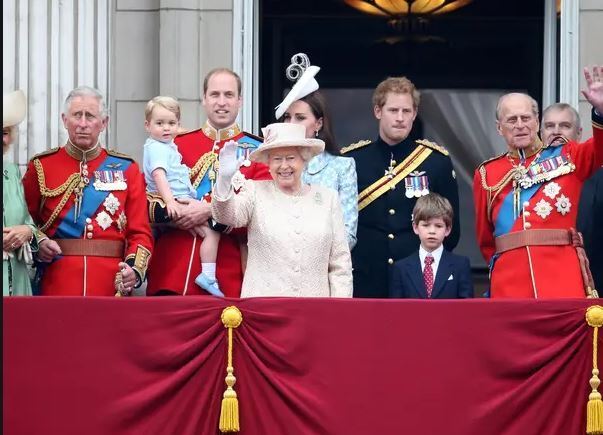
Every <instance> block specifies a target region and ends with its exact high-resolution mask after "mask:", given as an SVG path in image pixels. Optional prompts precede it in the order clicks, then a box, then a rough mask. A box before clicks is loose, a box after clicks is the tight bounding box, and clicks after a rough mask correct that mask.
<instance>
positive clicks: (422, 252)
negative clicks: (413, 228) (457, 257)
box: [419, 244, 444, 277]
mask: <svg viewBox="0 0 603 435" xmlns="http://www.w3.org/2000/svg"><path fill="white" fill-rule="evenodd" d="M443 252H444V245H443V244H442V245H440V247H439V248H437V249H436V250H435V251H433V252H427V251H426V250H425V249H424V248H423V245H421V246H420V247H419V258H420V259H421V270H423V269H424V268H425V257H427V256H428V255H431V256H432V257H433V264H432V265H431V267H432V269H433V276H434V277H435V274H436V271H437V269H438V265H439V264H440V259H441V258H442V253H443Z"/></svg>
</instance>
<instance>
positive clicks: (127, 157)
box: [106, 149, 134, 162]
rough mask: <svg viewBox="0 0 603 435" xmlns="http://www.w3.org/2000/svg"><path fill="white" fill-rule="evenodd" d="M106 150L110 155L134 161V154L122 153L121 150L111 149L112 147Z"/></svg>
mask: <svg viewBox="0 0 603 435" xmlns="http://www.w3.org/2000/svg"><path fill="white" fill-rule="evenodd" d="M106 151H107V154H109V155H110V156H113V157H119V158H122V159H126V160H130V161H131V162H133V161H134V157H132V156H130V155H128V154H124V153H120V152H119V151H116V150H110V149H107V150H106Z"/></svg>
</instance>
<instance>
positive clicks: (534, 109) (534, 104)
mask: <svg viewBox="0 0 603 435" xmlns="http://www.w3.org/2000/svg"><path fill="white" fill-rule="evenodd" d="M518 96H522V97H526V98H527V99H528V100H530V105H531V106H532V114H533V115H534V116H535V117H536V119H538V102H537V101H536V100H535V99H534V98H532V97H530V96H529V95H528V94H524V93H523V92H510V93H508V94H505V95H503V96H502V97H500V98H499V99H498V104H496V120H497V121H500V109H501V106H502V104H503V102H504V101H505V100H506V99H507V98H509V97H518Z"/></svg>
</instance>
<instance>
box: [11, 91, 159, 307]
mask: <svg viewBox="0 0 603 435" xmlns="http://www.w3.org/2000/svg"><path fill="white" fill-rule="evenodd" d="M62 119H63V124H64V125H65V128H66V129H67V134H68V136H69V138H68V140H67V144H66V145H65V146H62V147H59V148H53V149H51V150H49V151H46V152H44V153H41V154H38V155H36V156H35V157H33V158H32V159H31V161H30V162H29V165H28V167H27V172H26V174H25V177H24V178H23V186H24V189H25V199H26V201H27V206H28V208H29V212H30V214H31V216H32V218H33V219H34V221H35V222H36V224H37V225H38V227H39V228H40V230H41V231H42V232H44V233H45V234H38V235H37V236H36V238H37V241H38V244H39V252H38V254H37V259H38V262H39V265H38V269H39V270H38V272H40V271H43V273H42V275H41V281H40V291H41V294H42V295H60V296H82V295H83V296H113V295H127V294H130V292H131V290H132V288H133V287H138V286H140V284H142V282H143V281H144V279H145V274H146V269H147V262H148V260H149V258H150V256H151V250H152V247H153V238H152V235H151V229H150V226H149V223H148V219H147V214H146V194H145V187H144V179H143V176H142V174H141V172H140V170H139V168H138V165H137V164H136V163H135V162H134V161H133V160H132V159H131V158H130V157H128V156H127V155H125V154H121V153H117V152H115V151H110V150H105V149H103V148H101V146H100V143H99V141H98V138H99V135H100V133H101V132H102V131H103V130H104V129H105V127H106V126H107V123H108V116H107V115H106V113H105V105H104V101H103V97H102V95H101V94H100V93H99V92H98V91H97V90H96V89H93V88H89V87H86V86H82V87H79V88H76V89H74V90H73V91H71V92H70V93H69V95H68V96H67V99H66V100H65V112H64V113H63V114H62Z"/></svg>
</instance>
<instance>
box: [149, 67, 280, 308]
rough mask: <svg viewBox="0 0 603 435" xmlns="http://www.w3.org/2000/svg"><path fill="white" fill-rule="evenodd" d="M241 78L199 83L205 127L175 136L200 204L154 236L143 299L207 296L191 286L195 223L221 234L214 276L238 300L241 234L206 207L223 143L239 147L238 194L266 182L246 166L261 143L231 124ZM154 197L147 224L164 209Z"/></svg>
mask: <svg viewBox="0 0 603 435" xmlns="http://www.w3.org/2000/svg"><path fill="white" fill-rule="evenodd" d="M241 103H242V99H241V79H240V78H239V76H238V75H237V74H236V73H234V72H233V71H231V70H229V69H226V68H217V69H214V70H212V71H210V72H209V73H208V74H207V76H206V77H205V80H204V82H203V108H204V109H205V112H206V114H207V121H206V122H205V125H204V126H203V127H202V128H200V129H198V130H194V131H191V132H189V133H185V134H182V135H179V136H177V137H176V139H175V143H176V146H177V147H178V150H179V151H180V154H182V163H184V164H185V165H186V166H188V167H189V168H190V169H191V173H190V177H191V182H192V184H193V187H194V188H195V189H196V190H197V198H200V200H193V199H190V200H185V207H184V212H183V214H182V216H180V217H179V218H177V219H176V220H175V221H174V222H172V223H171V224H170V226H169V227H168V228H167V229H166V230H165V231H164V232H163V233H162V234H161V235H160V236H159V237H158V238H157V240H156V244H155V255H154V256H153V260H152V261H151V265H150V268H149V283H148V286H147V295H202V294H208V293H206V292H205V290H203V289H201V287H199V286H197V284H195V277H196V276H197V275H199V273H200V272H201V262H200V259H199V244H200V243H202V238H201V235H200V233H201V232H200V231H198V229H197V227H198V226H199V224H201V223H203V222H206V221H209V223H210V226H211V227H212V228H213V229H215V230H218V231H221V232H222V237H221V238H220V244H219V248H218V256H217V262H216V277H217V280H218V282H219V283H220V290H222V292H223V293H224V295H225V296H227V297H239V296H240V294H241V284H242V282H243V272H244V270H243V269H244V263H245V261H244V259H245V256H244V252H243V259H242V252H241V251H242V250H244V249H245V243H246V232H245V230H244V229H240V228H239V229H231V228H227V227H225V226H223V225H221V224H219V223H217V222H214V221H213V220H212V219H211V208H210V205H209V201H210V197H211V190H212V188H213V184H214V181H215V179H216V171H217V170H218V161H217V157H218V153H219V151H220V149H221V148H222V147H223V146H224V144H225V143H226V142H229V141H235V142H236V143H237V144H238V147H237V155H238V156H239V158H240V159H241V160H242V162H243V163H242V166H241V168H240V171H239V172H238V173H237V174H236V176H235V177H233V187H234V188H235V191H237V190H238V189H239V188H240V187H241V186H242V184H243V181H244V180H245V179H246V178H247V179H255V180H261V179H269V178H270V174H269V172H268V168H267V167H266V166H265V165H263V164H259V163H251V162H250V161H249V159H248V156H249V153H250V152H251V151H253V150H254V149H255V148H257V147H258V146H259V145H260V144H261V139H260V138H258V137H256V136H253V135H251V134H249V133H245V132H243V131H241V129H240V128H239V127H238V125H237V124H236V123H235V120H236V117H237V115H238V113H239V108H240V107H241ZM163 205H164V204H162V201H161V200H160V199H159V198H155V197H150V198H149V216H150V219H151V221H152V222H164V221H165V220H166V217H165V209H164V208H163Z"/></svg>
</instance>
